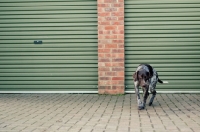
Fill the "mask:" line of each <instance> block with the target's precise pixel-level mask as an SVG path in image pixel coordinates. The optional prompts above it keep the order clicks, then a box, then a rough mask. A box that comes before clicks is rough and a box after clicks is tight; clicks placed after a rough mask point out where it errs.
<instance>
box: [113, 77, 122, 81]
mask: <svg viewBox="0 0 200 132" xmlns="http://www.w3.org/2000/svg"><path fill="white" fill-rule="evenodd" d="M112 80H124V77H112Z"/></svg>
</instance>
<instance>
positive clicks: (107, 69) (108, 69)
mask: <svg viewBox="0 0 200 132" xmlns="http://www.w3.org/2000/svg"><path fill="white" fill-rule="evenodd" d="M98 71H110V68H109V67H99V68H98Z"/></svg>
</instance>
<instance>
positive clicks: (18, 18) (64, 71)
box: [0, 0, 98, 91]
mask: <svg viewBox="0 0 200 132" xmlns="http://www.w3.org/2000/svg"><path fill="white" fill-rule="evenodd" d="M34 40H42V44H34ZM97 53H98V52H97V1H96V0H0V91H98V88H97V85H98V78H97V75H98V68H97V67H98V64H97V63H98V61H97Z"/></svg>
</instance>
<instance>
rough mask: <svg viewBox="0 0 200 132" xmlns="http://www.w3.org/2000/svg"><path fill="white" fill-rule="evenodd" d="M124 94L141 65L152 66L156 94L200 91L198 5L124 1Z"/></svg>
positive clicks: (195, 0) (174, 0)
mask: <svg viewBox="0 0 200 132" xmlns="http://www.w3.org/2000/svg"><path fill="white" fill-rule="evenodd" d="M125 58H126V61H125V64H126V65H125V68H126V74H125V75H126V78H125V79H126V91H134V85H133V78H132V75H133V73H134V71H135V70H136V67H137V66H138V65H139V64H140V63H149V64H151V65H152V66H153V67H154V68H155V69H156V70H157V71H158V74H159V77H160V79H162V80H165V81H169V84H158V85H157V90H158V91H168V92H170V91H180V92H184V91H188V92H191V91H194V92H195V91H196V92H199V91H200V87H199V86H200V1H199V0H125Z"/></svg>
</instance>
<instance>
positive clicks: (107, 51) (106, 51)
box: [98, 49, 111, 53]
mask: <svg viewBox="0 0 200 132" xmlns="http://www.w3.org/2000/svg"><path fill="white" fill-rule="evenodd" d="M110 51H111V50H110V49H98V53H110Z"/></svg>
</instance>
